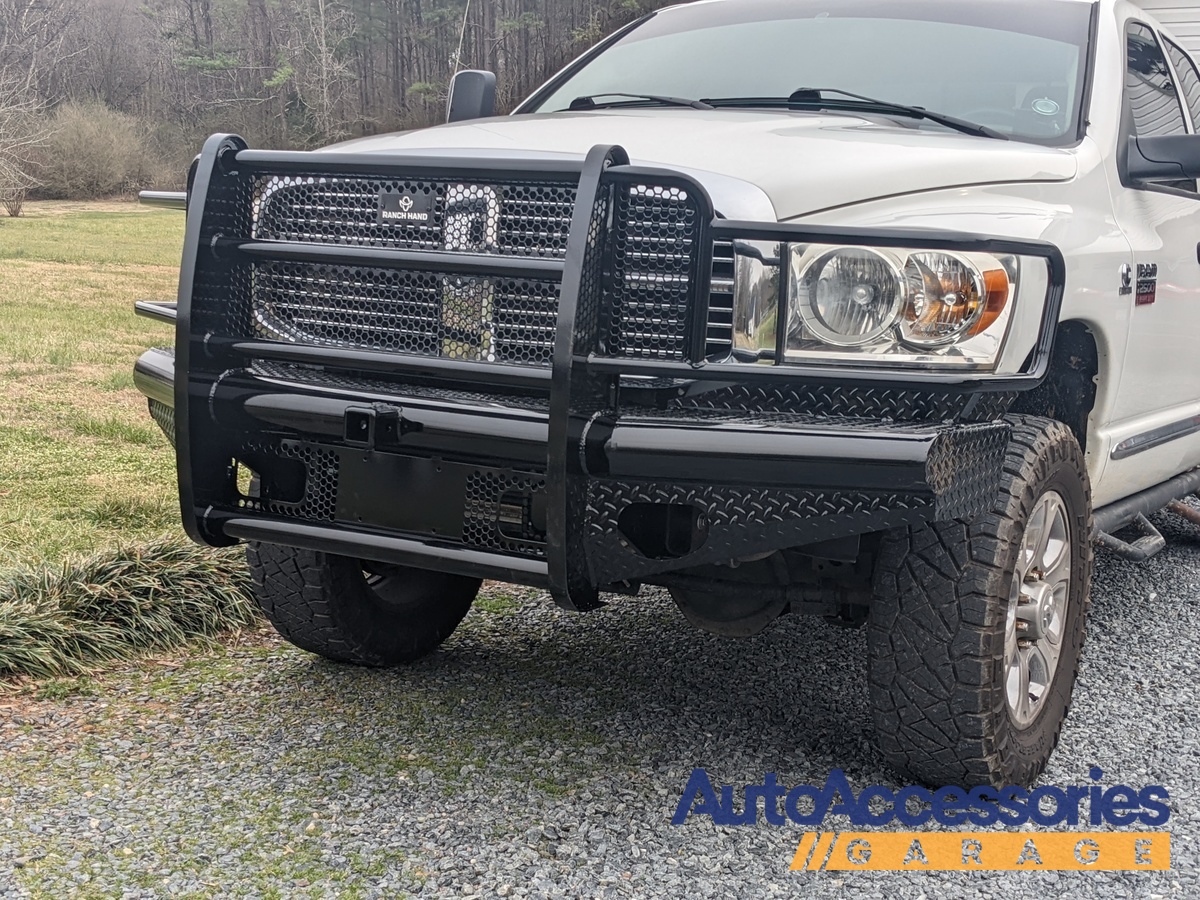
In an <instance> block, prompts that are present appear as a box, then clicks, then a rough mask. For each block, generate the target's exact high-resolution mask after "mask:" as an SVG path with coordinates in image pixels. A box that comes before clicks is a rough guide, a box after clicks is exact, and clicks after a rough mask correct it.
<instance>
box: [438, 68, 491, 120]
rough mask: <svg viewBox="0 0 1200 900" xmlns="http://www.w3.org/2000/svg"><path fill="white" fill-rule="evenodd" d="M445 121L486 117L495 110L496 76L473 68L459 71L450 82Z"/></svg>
mask: <svg viewBox="0 0 1200 900" xmlns="http://www.w3.org/2000/svg"><path fill="white" fill-rule="evenodd" d="M446 106H447V109H446V121H447V122H466V121H468V120H470V119H486V118H487V117H488V116H491V115H495V112H496V76H495V74H494V73H492V72H480V71H477V70H474V69H471V70H468V71H466V72H459V73H458V74H457V75H455V76H454V80H453V81H452V82H450V100H449V102H448V103H447V104H446Z"/></svg>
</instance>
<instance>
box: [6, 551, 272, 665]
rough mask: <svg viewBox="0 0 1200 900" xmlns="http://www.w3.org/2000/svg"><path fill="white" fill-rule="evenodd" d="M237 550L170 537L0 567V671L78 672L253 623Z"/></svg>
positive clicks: (252, 609) (253, 611)
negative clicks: (57, 560) (58, 560)
mask: <svg viewBox="0 0 1200 900" xmlns="http://www.w3.org/2000/svg"><path fill="white" fill-rule="evenodd" d="M257 618H258V611H257V607H256V606H255V604H254V601H253V600H252V598H251V595H250V576H249V573H248V572H247V570H246V566H245V562H244V560H243V558H242V556H241V555H240V554H237V553H228V552H214V551H211V550H206V549H203V548H200V547H196V546H190V545H185V544H181V543H178V542H168V541H163V542H157V543H153V544H149V545H147V546H142V547H129V548H121V549H118V550H115V551H110V552H107V553H104V554H100V555H97V556H93V557H89V558H87V559H83V560H69V561H67V562H65V563H62V564H60V565H56V566H33V567H28V568H22V569H17V570H14V571H12V572H9V573H4V574H0V677H21V676H23V677H29V678H51V677H57V676H69V675H81V674H84V673H86V672H89V671H91V670H93V669H95V668H96V667H97V666H98V665H99V664H101V663H105V662H112V661H118V660H127V659H132V658H136V657H138V656H141V655H144V654H146V653H149V652H153V651H161V650H167V649H170V648H173V647H178V646H180V645H182V644H185V643H189V642H192V641H198V640H200V641H205V640H211V639H213V638H215V637H217V636H219V635H221V634H222V633H224V632H228V631H231V630H234V629H237V628H242V627H245V626H247V625H251V624H253V623H255V622H256V621H257Z"/></svg>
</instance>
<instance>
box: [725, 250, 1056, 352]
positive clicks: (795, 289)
mask: <svg viewBox="0 0 1200 900" xmlns="http://www.w3.org/2000/svg"><path fill="white" fill-rule="evenodd" d="M735 250H736V251H737V267H738V278H737V282H736V283H737V295H736V298H735V310H734V331H735V334H734V348H735V350H734V355H735V358H737V359H739V360H741V361H744V362H776V353H777V351H778V350H779V349H782V350H783V353H784V357H783V360H782V362H784V363H793V364H800V363H807V362H817V361H820V362H825V363H830V364H843V365H871V366H880V365H884V366H887V365H897V366H917V367H955V368H967V369H976V370H988V371H996V372H1004V371H1014V372H1015V371H1018V370H1019V369H1020V367H1021V365H1022V364H1023V363H1024V361H1025V359H1026V357H1027V356H1028V354H1029V352H1030V351H1031V350H1032V349H1033V346H1034V344H1035V343H1036V340H1037V331H1038V329H1037V327H1026V325H1027V324H1028V323H1026V324H1014V323H1015V322H1016V319H1017V317H1015V316H1014V313H1013V311H1014V307H1015V306H1016V305H1017V304H1018V303H1019V302H1020V299H1019V298H1020V297H1021V296H1025V295H1028V296H1029V297H1030V298H1031V300H1032V301H1034V302H1037V301H1039V300H1044V298H1045V296H1046V292H1047V289H1048V285H1049V274H1048V270H1047V268H1046V265H1045V263H1044V261H1042V260H1040V259H1039V260H1033V259H1031V260H1029V261H1028V264H1027V265H1023V262H1022V259H1021V258H1020V257H1016V256H993V255H990V254H986V253H974V252H970V253H968V252H957V251H949V250H915V249H914V250H905V249H893V248H884V247H839V246H831V245H827V244H789V245H785V246H781V245H778V244H764V243H761V242H755V243H753V244H751V243H749V242H737V243H735ZM780 278H786V279H787V283H786V285H785V286H784V287H783V289H782V290H781V289H780V287H781V286H780V284H779V280H780ZM1022 282H1024V283H1022ZM1018 288H1020V290H1019V289H1018ZM1039 292H1040V294H1041V297H1040V298H1039V297H1038V293H1039ZM781 297H783V298H785V299H786V311H785V313H784V314H783V316H779V313H778V310H779V303H780V298H781ZM1038 311H1040V304H1039V310H1034V311H1033V312H1032V313H1031V316H1029V317H1021V318H1022V319H1025V318H1029V319H1031V320H1036V321H1038V322H1040V317H1039V316H1038V314H1037V313H1038ZM777 321H783V322H785V323H786V334H785V336H784V339H783V340H779V339H778V335H777V326H776V323H777Z"/></svg>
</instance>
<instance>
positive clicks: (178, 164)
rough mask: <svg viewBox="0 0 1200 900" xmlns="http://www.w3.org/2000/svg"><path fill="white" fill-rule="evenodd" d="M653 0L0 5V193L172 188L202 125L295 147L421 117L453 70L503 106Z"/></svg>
mask: <svg viewBox="0 0 1200 900" xmlns="http://www.w3.org/2000/svg"><path fill="white" fill-rule="evenodd" d="M670 2H674V0H341V2H334V0H0V201H2V200H5V199H6V198H8V197H9V196H12V195H18V194H20V193H22V192H25V191H30V190H32V191H34V192H35V193H41V194H42V195H46V196H71V197H83V196H99V195H104V194H106V193H114V192H120V191H127V190H130V189H134V188H137V187H139V186H142V185H144V184H148V183H152V182H153V183H155V184H158V185H163V186H166V185H167V182H168V181H169V182H170V183H171V184H177V183H178V180H179V178H180V172H181V171H182V168H183V167H185V166H186V164H187V162H188V160H190V158H191V156H192V155H194V153H195V152H196V149H197V147H198V146H199V143H200V141H202V140H203V138H204V137H205V136H206V135H207V134H209V133H211V132H214V131H230V132H236V133H239V134H241V135H243V136H244V137H246V138H247V139H248V140H249V141H250V142H251V144H252V145H254V146H259V147H272V148H308V147H314V146H320V145H323V144H327V143H330V142H332V141H336V140H338V139H341V138H345V137H352V136H356V135H362V134H372V133H378V132H381V131H392V130H396V129H402V128H411V127H417V126H423V125H430V124H433V123H435V122H437V121H439V120H440V119H441V118H442V117H443V115H444V108H445V101H446V91H447V87H448V85H449V81H450V77H451V75H452V74H453V72H454V71H455V68H456V67H460V68H485V69H491V70H492V71H494V72H496V73H497V74H498V75H499V78H500V87H499V92H500V105H501V108H502V110H505V111H506V110H507V109H510V108H511V107H512V106H513V105H515V103H516V102H517V101H519V100H520V99H521V98H523V97H524V96H526V95H528V94H529V93H530V92H531V91H532V90H533V89H534V88H535V87H536V86H537V85H539V84H540V83H541V82H543V81H544V80H545V79H546V78H547V77H549V76H550V75H551V74H552V73H553V72H554V71H555V70H557V69H558V68H560V67H561V66H562V65H563V64H564V63H565V62H567V61H568V60H569V59H571V58H572V57H573V56H575V55H577V54H578V53H580V52H582V51H583V50H584V49H585V48H586V47H588V46H589V45H591V44H593V43H595V42H596V41H597V40H599V39H600V38H601V37H603V36H604V35H606V34H608V33H610V32H611V31H613V30H614V29H616V28H618V27H620V26H621V25H623V24H625V23H626V22H629V21H631V20H632V19H634V18H635V17H637V16H640V15H642V14H644V13H646V12H648V11H650V10H652V9H655V8H659V7H662V6H667V5H669V3H670ZM460 44H461V47H462V53H461V58H460V57H459V53H458V50H459V46H460Z"/></svg>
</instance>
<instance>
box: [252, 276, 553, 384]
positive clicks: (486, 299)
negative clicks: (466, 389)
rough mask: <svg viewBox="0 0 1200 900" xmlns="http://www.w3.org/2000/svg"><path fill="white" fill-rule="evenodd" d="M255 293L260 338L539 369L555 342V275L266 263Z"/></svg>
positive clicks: (255, 285)
mask: <svg viewBox="0 0 1200 900" xmlns="http://www.w3.org/2000/svg"><path fill="white" fill-rule="evenodd" d="M253 294H254V309H255V320H256V327H257V329H258V331H259V334H260V336H264V337H268V338H274V339H283V340H289V341H294V342H297V343H304V344H323V345H335V346H342V347H353V348H361V349H369V350H382V351H392V352H398V353H412V354H416V355H420V356H442V357H446V358H448V359H462V360H480V361H487V362H504V363H523V364H527V365H538V366H546V365H549V364H550V359H551V356H552V353H553V348H554V329H555V323H556V320H557V315H558V285H557V284H555V283H553V282H541V281H529V280H524V279H512V278H495V279H492V278H477V277H464V276H460V275H450V274H439V273H437V272H405V271H398V270H396V269H378V268H360V267H352V266H332V265H323V264H317V263H292V262H267V263H260V264H258V265H257V266H256V268H255V273H254V283H253Z"/></svg>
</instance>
